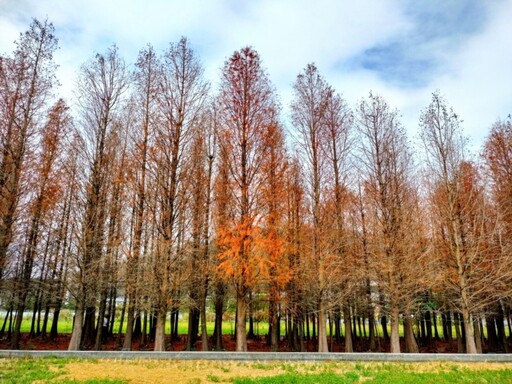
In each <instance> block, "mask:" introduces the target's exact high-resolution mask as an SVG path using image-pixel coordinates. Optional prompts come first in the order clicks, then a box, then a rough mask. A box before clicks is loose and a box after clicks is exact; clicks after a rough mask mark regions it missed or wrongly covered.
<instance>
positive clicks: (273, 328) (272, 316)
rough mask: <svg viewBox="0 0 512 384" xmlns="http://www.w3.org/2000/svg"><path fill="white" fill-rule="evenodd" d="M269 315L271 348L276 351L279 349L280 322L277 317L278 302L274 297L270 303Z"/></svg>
mask: <svg viewBox="0 0 512 384" xmlns="http://www.w3.org/2000/svg"><path fill="white" fill-rule="evenodd" d="M268 317H269V320H268V323H269V341H270V350H271V351H272V352H276V351H277V350H278V349H279V322H278V319H277V303H276V302H275V300H273V299H272V298H271V299H270V301H269V304H268Z"/></svg>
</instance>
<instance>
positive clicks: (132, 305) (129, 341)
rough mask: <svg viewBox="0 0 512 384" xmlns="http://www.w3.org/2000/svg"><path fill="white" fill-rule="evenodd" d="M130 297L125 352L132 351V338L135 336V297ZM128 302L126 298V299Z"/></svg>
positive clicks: (124, 342)
mask: <svg viewBox="0 0 512 384" xmlns="http://www.w3.org/2000/svg"><path fill="white" fill-rule="evenodd" d="M129 296H130V297H128V311H127V318H126V332H125V334H124V341H123V351H131V350H132V336H133V324H134V322H135V303H134V302H133V301H134V297H133V296H131V295H129ZM125 301H126V298H125Z"/></svg>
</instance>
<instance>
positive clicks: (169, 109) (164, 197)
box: [154, 38, 208, 351]
mask: <svg viewBox="0 0 512 384" xmlns="http://www.w3.org/2000/svg"><path fill="white" fill-rule="evenodd" d="M162 61H163V62H162V69H161V72H162V76H161V79H160V85H159V89H158V93H157V103H158V106H159V108H160V109H161V112H162V120H161V121H160V123H159V126H158V128H157V132H156V138H155V146H156V147H155V149H156V151H157V152H155V157H156V159H155V161H156V165H155V166H156V169H157V171H156V172H157V179H156V182H157V189H158V202H157V204H158V221H159V222H158V231H159V243H158V247H157V255H156V257H155V264H154V273H155V276H156V279H157V282H158V288H157V292H156V297H155V301H154V305H155V310H156V314H157V319H156V335H155V351H162V350H165V319H166V315H167V310H168V302H169V298H170V297H169V295H170V293H171V283H172V282H171V273H172V269H173V267H177V265H175V262H176V261H177V256H178V255H177V248H178V246H179V240H180V238H181V237H182V236H183V233H180V231H179V228H178V224H179V223H178V221H179V217H180V215H181V216H182V210H183V209H184V200H183V197H184V193H183V190H182V189H181V188H182V186H183V177H182V176H183V175H182V172H183V164H184V156H185V154H186V150H187V149H188V148H189V147H190V143H191V140H192V130H193V128H194V127H195V126H196V125H197V123H198V120H199V119H200V117H201V112H202V109H203V107H204V103H205V100H206V96H207V92H208V84H207V83H206V82H205V81H204V79H203V68H202V66H201V64H200V62H199V60H198V58H197V57H196V55H195V54H194V52H193V50H192V49H191V48H190V44H189V42H188V41H187V39H185V38H182V39H181V40H180V41H179V42H178V43H176V44H171V45H170V47H169V49H168V50H167V52H166V53H165V54H164V57H163V59H162ZM176 283H177V282H174V284H176Z"/></svg>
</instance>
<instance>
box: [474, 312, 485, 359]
mask: <svg viewBox="0 0 512 384" xmlns="http://www.w3.org/2000/svg"><path fill="white" fill-rule="evenodd" d="M479 322H480V321H479V319H478V318H477V317H476V316H473V329H474V330H475V345H476V351H477V353H482V352H483V348H482V335H481V334H480V324H479Z"/></svg>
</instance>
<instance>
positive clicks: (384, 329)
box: [380, 315, 389, 341]
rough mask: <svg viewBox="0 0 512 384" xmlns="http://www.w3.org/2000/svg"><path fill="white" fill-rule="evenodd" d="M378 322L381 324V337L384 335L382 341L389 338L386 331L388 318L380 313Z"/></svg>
mask: <svg viewBox="0 0 512 384" xmlns="http://www.w3.org/2000/svg"><path fill="white" fill-rule="evenodd" d="M380 324H381V326H382V337H384V341H387V340H389V333H388V319H387V317H386V315H382V316H381V318H380Z"/></svg>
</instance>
